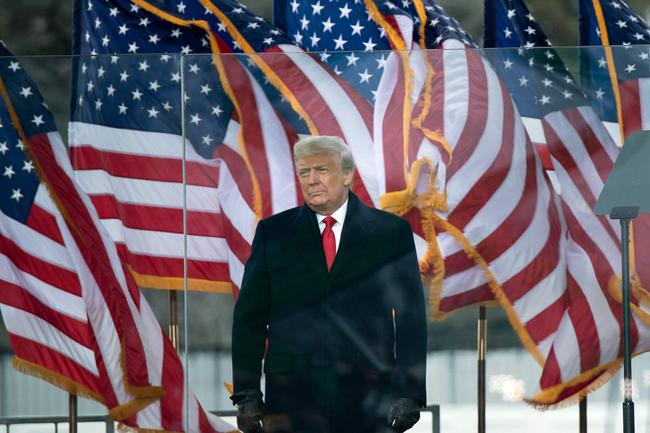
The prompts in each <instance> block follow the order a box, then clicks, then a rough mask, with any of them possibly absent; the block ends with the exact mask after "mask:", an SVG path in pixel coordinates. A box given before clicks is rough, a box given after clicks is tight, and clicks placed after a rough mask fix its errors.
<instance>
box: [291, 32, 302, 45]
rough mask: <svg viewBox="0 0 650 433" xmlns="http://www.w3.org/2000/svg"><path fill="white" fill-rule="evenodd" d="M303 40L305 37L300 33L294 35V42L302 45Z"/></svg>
mask: <svg viewBox="0 0 650 433" xmlns="http://www.w3.org/2000/svg"><path fill="white" fill-rule="evenodd" d="M302 38H303V36H302V35H301V34H300V32H298V31H297V32H296V33H295V34H294V35H293V40H294V41H296V43H297V44H302Z"/></svg>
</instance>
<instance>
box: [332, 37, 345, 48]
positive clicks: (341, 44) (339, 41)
mask: <svg viewBox="0 0 650 433" xmlns="http://www.w3.org/2000/svg"><path fill="white" fill-rule="evenodd" d="M347 43H348V41H346V40H345V39H343V35H339V37H338V38H336V39H334V49H335V50H343V49H345V44H347Z"/></svg>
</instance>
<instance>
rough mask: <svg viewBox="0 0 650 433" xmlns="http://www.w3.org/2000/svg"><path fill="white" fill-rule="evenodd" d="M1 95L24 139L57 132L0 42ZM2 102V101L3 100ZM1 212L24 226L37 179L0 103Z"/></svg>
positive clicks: (31, 86)
mask: <svg viewBox="0 0 650 433" xmlns="http://www.w3.org/2000/svg"><path fill="white" fill-rule="evenodd" d="M0 70H1V73H0V79H2V82H1V83H0V91H1V92H2V93H5V92H6V95H7V96H8V97H9V99H10V100H11V103H12V105H13V107H12V108H11V110H14V114H15V113H20V116H21V119H22V122H23V123H22V124H21V127H22V128H23V131H24V133H25V136H26V137H27V139H29V138H30V137H32V136H35V135H39V134H46V133H48V132H53V131H56V125H55V124H54V118H53V117H52V115H51V114H50V112H49V110H48V109H47V107H46V106H45V102H44V101H43V98H42V97H41V95H40V93H39V92H38V90H37V89H36V85H35V84H34V82H33V81H32V80H31V79H30V78H29V77H28V76H27V74H26V73H25V71H24V70H23V68H22V66H21V65H20V63H19V62H18V61H17V60H16V58H14V57H12V55H11V53H10V52H9V51H8V50H7V49H6V47H5V45H4V43H3V42H2V41H0ZM3 99H4V98H3ZM0 170H1V172H2V179H3V180H2V182H0V210H2V212H3V213H4V214H5V215H7V216H9V217H11V218H13V219H15V220H17V221H19V222H21V223H25V222H26V221H27V218H28V217H29V212H30V209H31V206H32V203H33V200H34V197H35V195H36V190H37V189H38V185H39V183H40V182H39V179H38V176H37V174H36V168H35V166H34V162H33V160H32V158H31V157H30V156H29V154H28V153H27V151H26V143H23V142H22V140H21V139H20V136H19V134H18V130H17V129H16V127H15V126H14V124H13V121H12V119H11V116H10V107H9V106H7V104H6V103H5V102H4V101H3V100H2V99H0Z"/></svg>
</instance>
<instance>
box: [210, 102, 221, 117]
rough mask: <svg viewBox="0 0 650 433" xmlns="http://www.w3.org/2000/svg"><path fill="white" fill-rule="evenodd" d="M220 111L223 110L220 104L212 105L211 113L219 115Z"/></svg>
mask: <svg viewBox="0 0 650 433" xmlns="http://www.w3.org/2000/svg"><path fill="white" fill-rule="evenodd" d="M221 113H223V110H222V109H221V106H220V105H217V106H212V113H211V114H213V115H214V116H217V117H220V116H221Z"/></svg>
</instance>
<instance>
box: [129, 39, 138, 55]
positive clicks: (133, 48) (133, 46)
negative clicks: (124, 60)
mask: <svg viewBox="0 0 650 433" xmlns="http://www.w3.org/2000/svg"><path fill="white" fill-rule="evenodd" d="M139 49H140V47H138V44H137V43H135V42H132V43H130V44H129V53H137V52H138V50H139Z"/></svg>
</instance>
